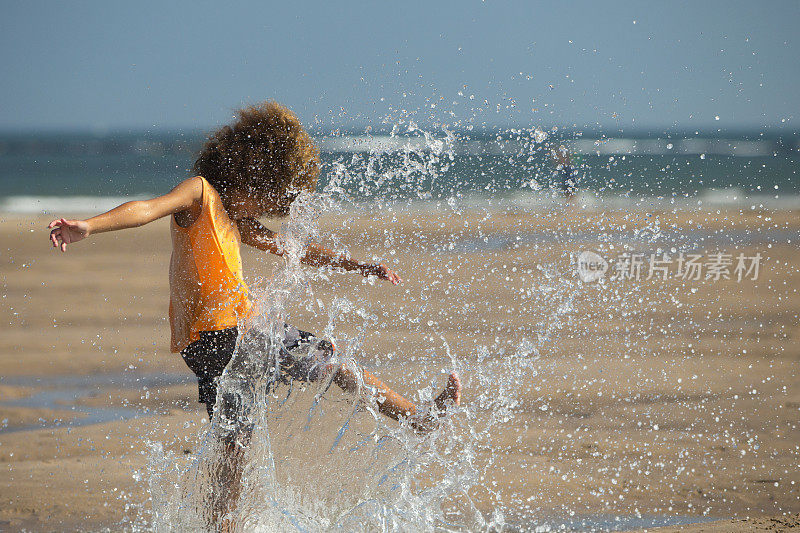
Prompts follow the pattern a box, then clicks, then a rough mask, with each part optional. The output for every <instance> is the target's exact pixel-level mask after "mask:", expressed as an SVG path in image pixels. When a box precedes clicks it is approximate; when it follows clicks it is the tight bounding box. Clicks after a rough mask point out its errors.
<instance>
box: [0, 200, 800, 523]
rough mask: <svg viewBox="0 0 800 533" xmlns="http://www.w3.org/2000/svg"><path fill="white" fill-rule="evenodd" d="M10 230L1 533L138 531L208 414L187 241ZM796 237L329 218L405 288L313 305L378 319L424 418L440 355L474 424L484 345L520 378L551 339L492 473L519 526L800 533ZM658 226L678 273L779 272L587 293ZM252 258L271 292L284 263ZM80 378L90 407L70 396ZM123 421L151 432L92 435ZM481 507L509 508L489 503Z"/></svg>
mask: <svg viewBox="0 0 800 533" xmlns="http://www.w3.org/2000/svg"><path fill="white" fill-rule="evenodd" d="M0 219H2V222H3V223H2V225H1V226H0V281H1V282H2V299H0V323H1V324H2V331H3V334H2V335H1V336H0V376H2V379H0V421H2V424H0V472H2V473H3V474H2V476H0V529H2V530H19V529H31V530H37V531H38V530H64V529H80V530H89V531H91V530H96V529H99V528H101V527H103V526H108V527H112V528H113V529H118V528H120V527H122V528H126V527H130V524H132V523H133V522H135V521H136V520H137V517H138V516H139V513H140V509H141V506H142V505H143V504H144V502H145V501H146V476H141V475H138V474H137V472H140V471H142V470H143V468H144V466H145V462H146V456H147V450H148V441H154V442H161V443H164V445H165V447H166V448H167V449H170V450H174V451H175V452H177V453H178V454H179V455H183V454H185V455H190V454H192V453H194V451H195V448H196V446H197V433H198V431H199V428H200V426H201V424H202V423H203V420H204V416H205V412H204V410H202V409H201V407H200V405H199V404H197V403H196V402H195V399H196V387H195V385H193V384H192V379H191V378H192V376H191V374H190V373H189V371H188V369H187V368H186V367H185V365H184V363H183V362H182V361H181V359H180V357H179V356H178V355H175V354H170V353H169V349H168V341H169V328H168V324H167V321H166V309H167V303H168V287H167V267H168V263H169V246H170V239H169V231H168V228H167V225H166V223H164V222H157V223H154V224H152V225H150V226H147V227H144V228H140V229H137V230H130V231H126V232H121V233H117V234H106V235H98V236H95V237H93V238H92V239H91V240H89V241H87V242H83V243H80V244H77V245H75V246H74V247H73V248H72V249H70V250H69V251H68V252H67V254H63V255H62V254H60V253H57V252H55V251H54V250H52V249H50V248H48V243H47V232H46V230H44V226H45V224H46V222H48V221H49V220H46V219H44V218H24V217H21V216H13V215H0ZM655 219H658V223H657V224H655V223H654V220H655ZM799 220H800V219H798V213H797V212H769V211H759V210H753V211H750V210H747V211H744V212H740V211H738V210H735V211H721V212H717V210H716V209H712V210H708V211H705V212H691V213H690V212H679V213H678V214H671V213H656V214H654V215H653V214H650V215H648V214H647V213H645V212H643V211H632V212H628V213H625V212H610V213H609V212H607V213H604V214H603V213H599V212H587V211H581V210H576V211H564V212H560V211H558V210H556V211H552V212H535V213H525V212H523V211H515V210H506V211H504V210H496V211H494V212H492V213H488V212H484V211H477V212H466V213H460V214H456V213H452V212H450V213H448V212H446V211H445V210H440V211H434V212H427V213H426V212H424V211H419V212H416V213H408V212H407V213H403V214H396V213H392V212H388V211H386V210H379V211H374V212H373V213H372V218H370V219H366V218H352V217H346V216H344V215H339V216H332V217H327V218H324V219H323V221H322V226H323V234H324V235H326V238H325V239H324V240H323V242H324V243H325V244H328V245H331V246H335V247H337V248H345V249H347V250H349V251H350V252H351V253H352V255H353V256H354V257H359V258H365V259H370V258H372V257H373V256H375V257H379V258H381V259H382V260H385V261H387V262H388V263H389V264H390V266H392V267H393V268H396V269H397V271H398V272H399V273H400V274H401V276H403V277H404V279H405V283H404V284H403V285H402V286H400V287H392V286H390V285H388V284H385V283H384V284H381V283H376V284H370V283H365V280H363V279H362V278H360V277H358V276H357V275H355V274H348V275H345V274H340V273H335V272H328V273H326V274H325V275H324V276H322V277H318V278H317V279H314V280H313V282H312V283H313V287H314V297H315V298H319V299H320V300H321V301H322V302H324V303H325V304H326V305H328V304H329V302H331V301H332V299H333V298H334V297H336V296H343V295H344V296H347V298H349V299H350V300H351V301H353V302H355V303H356V304H357V305H361V306H364V307H365V308H367V309H368V310H369V312H370V313H372V314H374V315H375V316H376V318H377V321H376V324H375V326H374V327H373V328H372V329H371V331H370V332H369V334H368V335H367V336H366V339H365V342H364V347H363V357H362V362H363V363H364V364H365V366H366V367H368V368H370V369H372V370H374V371H375V372H378V373H380V375H381V377H382V378H384V379H385V381H387V382H389V383H398V384H401V385H398V389H400V390H401V392H404V391H408V392H409V394H411V395H412V396H413V391H417V390H418V389H421V388H424V387H426V386H427V385H428V384H429V383H431V382H434V381H435V382H440V381H441V380H442V376H441V374H440V373H439V369H440V368H442V367H446V366H449V361H447V360H446V358H444V357H442V355H441V354H442V353H443V341H442V339H444V340H446V341H447V343H448V344H449V347H450V349H451V350H452V352H453V353H454V354H458V356H459V358H460V359H463V361H465V363H464V365H465V367H464V368H463V369H462V370H463V374H464V375H463V381H464V386H465V390H464V401H465V403H466V404H467V405H470V402H474V401H475V399H476V398H477V397H478V395H479V391H478V390H476V389H477V387H479V380H478V377H477V374H476V370H477V366H476V365H477V362H476V361H477V359H476V357H477V356H476V353H477V351H478V346H486V347H488V351H487V352H486V355H485V358H484V359H483V361H482V362H481V365H484V366H486V367H487V368H489V367H491V365H496V367H497V369H502V365H503V364H504V361H506V360H507V357H505V356H504V355H503V354H505V355H506V356H507V355H508V354H509V353H513V352H514V351H515V350H518V347H519V342H520V340H521V339H522V338H527V339H528V340H530V341H532V346H533V347H534V348H535V351H536V354H535V356H533V355H532V354H531V350H532V349H529V350H527V351H526V352H525V353H523V354H521V355H520V357H523V358H525V360H526V361H530V362H531V363H532V365H533V366H532V367H531V368H532V371H531V372H530V373H529V374H525V373H521V374H520V375H519V376H515V379H516V380H517V381H515V382H514V383H510V384H509V385H508V386H511V385H513V386H514V390H517V391H518V397H517V398H516V400H517V401H518V404H517V405H513V406H511V407H510V409H511V410H512V412H513V414H514V416H513V418H511V419H510V420H509V422H507V423H506V424H504V425H502V426H501V427H500V428H499V429H500V430H501V431H496V432H495V434H494V436H493V448H494V449H495V450H497V453H501V454H502V458H503V460H502V462H498V463H497V464H496V465H495V467H494V468H493V469H492V470H489V471H488V472H487V473H488V474H489V478H490V479H492V480H494V481H496V486H495V485H492V487H491V489H492V490H494V491H497V492H498V494H500V495H501V496H502V495H511V494H515V495H516V496H517V497H519V499H520V501H523V502H526V503H525V506H526V507H525V508H524V509H523V510H522V511H521V514H524V515H526V516H528V517H530V516H534V517H537V519H541V520H542V521H549V522H550V523H555V522H557V521H558V520H563V521H567V520H569V519H571V518H570V517H576V516H577V517H581V516H583V517H599V516H603V517H608V516H612V517H613V516H615V515H617V516H622V517H636V516H642V517H684V518H685V519H686V521H691V519H692V517H696V518H697V519H698V520H699V519H701V518H702V519H708V518H718V519H720V520H724V521H723V522H714V523H711V524H708V523H705V524H698V525H694V526H688V527H687V528H685V529H682V530H683V531H758V530H761V529H764V528H767V529H770V530H772V531H788V530H792V528H797V527H798V525H797V523H798V519H797V513H800V474H798V471H799V469H798V459H800V449H799V448H798V443H799V442H800V428H798V426H800V386H798V368H799V367H800V324H799V323H798V316H800V298H798V297H797V289H798V288H800V272H798V264H800V251H798V243H799V242H800V238H798V231H800V223H798V221H799ZM654 227H658V228H661V229H662V230H665V231H668V232H671V233H669V235H670V239H671V241H666V247H667V249H666V251H667V252H669V247H670V246H672V245H674V247H676V250H678V251H680V250H687V251H691V250H695V251H697V250H700V251H703V253H705V254H708V253H711V252H714V251H717V250H724V251H726V252H731V253H735V254H738V253H739V252H744V253H745V254H746V255H748V256H752V255H754V254H755V253H756V252H760V253H761V254H762V256H763V259H762V265H761V272H760V276H759V279H758V280H755V281H754V280H743V281H742V282H737V281H736V280H735V279H730V280H725V279H721V280H718V281H715V280H705V279H703V280H697V281H694V280H692V281H686V280H675V279H669V280H661V279H658V278H657V277H653V278H651V279H649V280H647V279H639V280H633V279H631V280H626V281H620V280H617V281H611V280H606V281H605V282H603V283H602V284H596V283H594V284H584V283H582V282H580V281H579V280H578V279H577V278H576V276H575V269H574V267H573V266H572V263H571V256H570V254H576V253H578V252H580V251H582V250H586V249H591V250H595V251H597V252H599V253H600V255H602V256H604V257H613V256H616V255H617V254H618V253H620V252H621V251H622V244H624V243H625V242H628V243H629V244H630V246H631V249H632V250H633V251H638V252H642V253H646V254H648V255H649V254H650V253H651V252H658V253H660V252H659V251H658V248H659V246H662V247H664V246H665V241H664V240H661V241H656V242H655V243H652V242H649V240H648V237H647V235H648V232H647V231H645V232H644V233H643V234H640V233H637V232H639V231H640V230H642V229H643V228H644V229H648V228H649V229H650V230H652V228H654ZM730 235H734V236H735V239H734V244H731V240H730V239H727V240H726V239H725V236H730ZM681 239H682V240H681ZM678 240H681V242H677V241H678ZM612 245H613V246H614V247H613V248H612V247H611V246H612ZM392 250H393V251H394V254H392V253H391V251H392ZM244 260H245V269H246V273H247V274H248V276H249V278H250V281H253V282H255V283H256V284H257V278H258V277H259V276H268V275H269V274H270V273H271V272H272V270H273V269H274V268H276V267H277V265H278V262H277V261H280V260H279V259H278V260H276V259H275V258H271V257H265V256H263V255H261V254H256V253H252V252H245V257H244ZM673 268H674V267H673ZM313 309H314V308H313V307H312V305H309V304H308V302H304V303H299V304H298V306H297V308H296V309H293V310H292V317H293V318H292V320H293V321H294V322H295V323H297V324H298V325H300V326H301V327H303V328H304V329H309V330H312V331H321V330H322V329H323V328H324V326H325V324H326V323H327V319H326V317H324V316H318V315H317V314H315V311H314V310H313ZM358 325H359V324H358V321H357V320H344V321H343V322H342V323H341V324H340V325H339V328H340V331H342V332H343V333H347V334H351V335H352V334H355V333H356V331H357V327H358ZM434 351H435V354H434V353H433V352H434ZM498 371H499V370H498ZM155 376H168V377H169V378H170V379H166V380H158V379H155ZM37 379H39V381H37ZM53 379H55V380H56V381H53ZM60 379H61V380H66V381H70V383H71V385H69V386H68V387H66V390H64V389H65V387H63V386H62V387H61V389H62V393H59V394H54V391H56V390H58V389H59V386H58V380H60ZM137 379H141V380H142V381H140V382H137V381H136V380H137ZM148 380H149V381H148ZM48 395H49V396H48ZM26 398H27V399H30V401H27V402H26V401H25V400H26ZM47 398H50V399H51V400H53V401H51V402H49V403H48V401H45V400H47ZM34 400H36V401H34ZM473 405H474V403H473ZM103 408H106V409H108V408H112V410H113V408H119V412H120V413H122V414H125V413H129V411H125V410H126V409H127V410H133V411H134V412H139V413H140V415H141V416H139V417H138V418H135V419H128V420H122V421H104V422H101V423H83V424H82V423H81V422H80V421H81V419H85V418H87V417H90V418H91V417H98V416H99V417H100V419H102V418H103V414H104V413H105V414H108V413H106V412H105V411H102V409H103ZM474 408H475V409H478V407H477V406H475V407H474ZM55 421H58V422H55ZM71 421H72V422H71ZM42 426H45V427H42ZM472 496H473V497H474V498H475V500H476V502H478V503H479V505H482V506H485V507H486V508H487V509H488V508H489V506H490V501H491V499H492V496H491V495H490V494H488V492H487V493H482V492H481V491H480V490H477V491H475V493H474V494H472ZM787 515H789V516H787ZM791 515H793V516H791ZM551 519H552V520H551ZM509 520H510V521H511V522H512V523H513V517H510V518H509ZM731 520H732V521H731ZM554 521H555V522H554ZM524 525H525V527H531V526H532V525H533V524H531V523H530V522H529V521H528V522H525V524H524ZM667 530H668V531H674V530H675V528H668V529H667Z"/></svg>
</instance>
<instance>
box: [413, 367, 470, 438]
mask: <svg viewBox="0 0 800 533" xmlns="http://www.w3.org/2000/svg"><path fill="white" fill-rule="evenodd" d="M448 401H451V402H452V403H453V405H460V404H461V380H460V379H459V377H458V374H456V373H455V372H450V376H449V377H448V378H447V385H446V386H445V388H444V390H443V391H442V392H441V394H439V396H437V397H436V399H435V400H433V409H431V411H430V412H428V413H426V414H425V415H424V416H421V417H419V418H416V419H415V418H414V417H412V419H411V427H413V428H414V430H415V431H417V432H418V433H428V432H430V431H433V430H434V429H436V428H437V427H439V419H440V418H441V417H442V416H443V415H444V414H445V412H446V411H447V408H448V407H449V406H448Z"/></svg>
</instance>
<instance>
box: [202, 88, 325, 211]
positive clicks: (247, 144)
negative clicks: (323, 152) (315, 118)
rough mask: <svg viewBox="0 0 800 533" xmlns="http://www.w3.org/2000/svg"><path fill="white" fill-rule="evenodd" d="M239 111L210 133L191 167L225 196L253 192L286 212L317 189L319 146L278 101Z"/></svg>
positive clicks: (294, 116) (295, 117)
mask: <svg viewBox="0 0 800 533" xmlns="http://www.w3.org/2000/svg"><path fill="white" fill-rule="evenodd" d="M238 115H239V120H237V121H236V122H235V123H233V124H232V125H230V126H224V127H222V128H220V129H219V130H217V131H216V132H215V133H213V134H212V135H210V136H209V138H208V141H207V142H206V143H205V145H204V146H203V149H202V151H201V152H200V155H199V156H198V157H197V160H196V161H195V163H194V166H193V167H192V170H193V171H194V172H195V173H196V174H198V175H200V176H203V177H204V178H205V179H206V180H208V182H209V183H210V184H211V185H212V186H213V187H214V188H215V189H216V190H217V191H218V192H219V193H220V194H224V193H225V191H227V190H237V191H241V192H245V193H247V194H252V195H254V196H257V197H259V198H261V199H266V200H268V201H269V202H270V203H272V204H273V205H274V206H275V208H276V210H277V212H278V213H280V214H286V213H288V210H289V205H290V204H291V203H292V200H294V198H295V197H296V196H297V194H298V193H299V192H300V191H302V190H306V191H309V192H313V191H315V190H316V188H317V176H319V168H320V162H319V149H318V148H317V146H316V145H315V144H314V141H313V140H312V139H311V137H310V136H309V135H308V133H306V131H305V130H304V129H303V127H302V126H301V125H300V121H299V120H298V119H297V116H296V115H295V114H294V113H292V112H291V111H290V110H289V109H288V108H286V107H284V106H282V105H280V104H278V103H277V102H275V101H268V102H263V103H260V104H256V105H253V106H250V107H245V108H243V109H240V110H239V111H238Z"/></svg>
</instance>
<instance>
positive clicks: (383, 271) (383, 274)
mask: <svg viewBox="0 0 800 533" xmlns="http://www.w3.org/2000/svg"><path fill="white" fill-rule="evenodd" d="M364 275H365V276H370V275H372V276H378V277H379V278H380V279H385V280H388V281H391V282H392V285H399V284H400V283H402V282H403V280H402V279H401V278H400V276H398V275H397V273H396V272H394V271H393V270H390V269H389V267H387V266H386V265H384V264H383V263H381V264H379V265H370V266H369V268H367V269H365V271H364Z"/></svg>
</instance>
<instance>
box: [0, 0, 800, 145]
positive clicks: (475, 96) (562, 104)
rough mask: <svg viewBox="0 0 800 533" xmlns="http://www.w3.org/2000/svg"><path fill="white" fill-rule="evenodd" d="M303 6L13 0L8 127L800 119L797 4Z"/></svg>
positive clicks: (1, 117) (1, 70)
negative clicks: (292, 116) (241, 118)
mask: <svg viewBox="0 0 800 533" xmlns="http://www.w3.org/2000/svg"><path fill="white" fill-rule="evenodd" d="M293 4H294V3H292V2H280V3H274V4H273V3H271V2H266V1H258V2H238V3H233V2H200V1H191V2H176V1H167V2H162V1H158V2H143V1H138V0H137V1H135V2H109V1H107V0H106V1H103V2H89V1H85V2H39V1H18V2H10V1H7V2H3V3H2V4H0V45H1V49H2V54H3V58H2V60H0V97H2V104H0V130H4V131H8V130H12V131H13V130H19V129H24V130H42V129H53V130H63V129H82V130H87V129H92V130H131V129H134V130H139V129H149V130H153V129H155V130H163V129H172V128H208V127H209V126H212V125H216V124H218V123H220V122H226V121H228V120H229V118H230V116H231V114H232V110H233V109H235V108H236V107H237V106H239V105H242V104H244V103H252V102H256V101H259V100H263V99H267V98H274V99H277V100H278V101H280V102H283V103H285V104H287V105H288V106H290V107H291V108H292V109H294V110H295V111H296V112H297V113H298V114H299V115H300V117H301V119H302V120H303V121H304V122H305V123H307V124H314V123H316V124H318V125H319V127H324V128H330V127H337V126H345V127H347V126H354V125H357V126H358V127H365V126H367V125H373V126H380V125H381V121H382V120H385V119H387V118H388V120H389V121H390V122H391V121H394V120H397V119H399V118H401V117H404V116H413V117H415V119H416V120H418V121H419V122H421V123H431V122H446V123H448V124H452V125H462V126H463V125H467V124H470V123H471V124H481V123H484V122H485V123H487V124H503V125H507V124H520V125H523V126H531V125H542V126H556V125H557V126H566V127H570V128H578V129H581V128H595V127H597V126H602V127H605V128H607V129H619V128H623V129H632V128H658V129H667V128H671V129H676V128H677V129H695V128H700V129H709V128H717V127H719V128H744V127H758V128H762V127H788V128H792V129H797V128H798V124H797V121H798V119H800V117H797V116H796V113H797V110H798V108H800V90H798V87H799V86H800V59H799V58H800V39H799V38H798V36H797V35H798V34H797V23H798V21H799V20H800V2H798V1H796V0H792V1H769V2H752V1H749V2H733V1H721V2H697V1H694V2H650V1H644V2H642V1H636V2H608V1H606V2H598V1H592V2H552V1H549V2H534V1H526V2H501V1H492V0H487V1H486V2H478V1H471V0H460V1H453V2H427V1H426V2H410V1H403V2H380V1H379V2H374V1H373V2H328V1H326V2H298V3H296V5H293ZM459 93H461V94H459ZM717 117H719V118H718V119H717Z"/></svg>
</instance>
